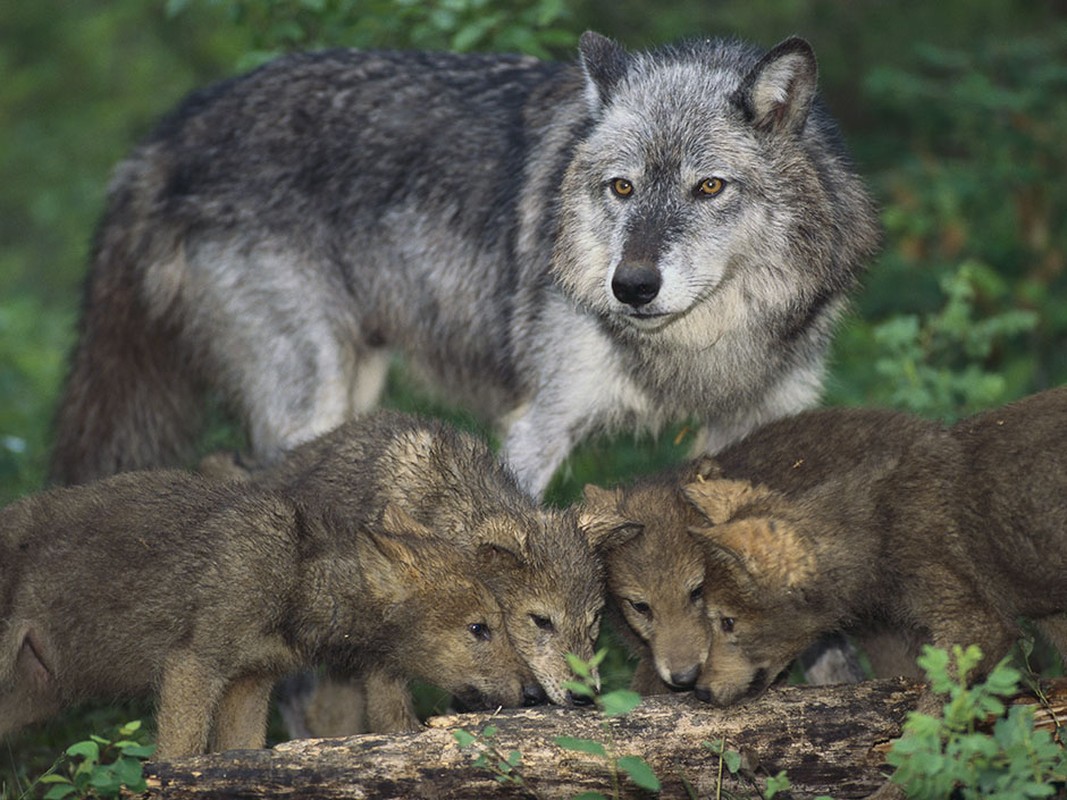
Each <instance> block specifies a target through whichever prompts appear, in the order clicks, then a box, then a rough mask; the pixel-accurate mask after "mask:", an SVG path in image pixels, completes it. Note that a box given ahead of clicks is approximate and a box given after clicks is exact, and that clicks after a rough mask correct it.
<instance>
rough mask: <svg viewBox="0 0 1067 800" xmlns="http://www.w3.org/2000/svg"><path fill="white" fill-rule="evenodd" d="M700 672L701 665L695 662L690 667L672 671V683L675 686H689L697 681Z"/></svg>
mask: <svg viewBox="0 0 1067 800" xmlns="http://www.w3.org/2000/svg"><path fill="white" fill-rule="evenodd" d="M699 674H700V665H699V664H694V665H693V666H691V667H690V668H689V669H683V670H678V671H677V672H671V684H672V685H674V686H680V687H685V688H688V687H690V686H692V685H693V684H694V683H696V681H697V676H698V675H699Z"/></svg>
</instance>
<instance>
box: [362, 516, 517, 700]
mask: <svg viewBox="0 0 1067 800" xmlns="http://www.w3.org/2000/svg"><path fill="white" fill-rule="evenodd" d="M361 545H362V547H361V552H360V561H361V564H362V567H363V574H364V576H365V584H366V589H367V591H368V592H369V593H370V594H371V595H373V596H375V597H377V598H379V599H381V600H384V601H385V602H386V603H387V604H388V606H389V607H390V608H392V609H393V610H394V611H393V612H389V613H395V614H396V619H397V620H402V625H399V626H397V627H398V628H401V630H400V631H399V633H398V634H397V638H398V639H399V641H395V642H392V643H390V650H391V651H392V659H393V661H394V664H395V665H396V666H398V667H399V668H400V669H401V670H403V671H405V672H406V673H407V674H408V675H409V676H411V677H415V678H419V679H420V680H424V681H426V682H427V683H431V684H433V685H435V686H438V687H440V688H441V689H444V690H445V691H447V692H449V693H450V694H453V695H455V696H456V697H457V698H459V700H461V701H462V702H463V703H464V704H465V705H466V706H468V707H470V708H495V707H497V706H519V705H523V703H524V701H526V700H527V699H528V698H529V697H530V696H531V695H533V694H535V693H536V692H537V691H538V690H537V684H536V682H535V680H534V678H533V676H532V675H531V673H530V670H529V668H528V666H527V664H526V662H525V660H524V659H523V658H522V657H521V656H520V654H519V652H518V651H517V649H516V647H515V645H514V643H513V642H512V640H511V638H510V637H509V636H508V632H507V627H506V625H505V620H504V611H503V609H502V608H501V607H500V604H499V603H498V602H497V599H496V597H495V596H494V594H493V592H492V591H490V589H489V587H488V586H487V585H486V584H485V582H484V581H482V580H480V579H479V578H478V577H476V574H477V572H478V566H479V565H477V564H474V565H472V563H471V559H470V554H469V553H467V552H466V551H464V550H463V549H462V548H457V547H456V546H455V545H454V544H453V543H452V542H449V541H447V540H443V539H439V538H436V537H434V536H433V534H432V533H431V532H430V531H429V530H427V529H425V528H424V527H423V526H421V525H420V524H419V523H418V522H416V521H415V520H413V519H412V518H411V517H409V516H408V515H407V514H406V513H405V512H403V511H401V510H400V509H398V508H396V507H395V506H389V507H387V508H386V509H385V513H384V515H383V519H382V530H381V531H376V532H373V533H368V534H367V535H366V536H365V537H364V538H363V540H362V541H361Z"/></svg>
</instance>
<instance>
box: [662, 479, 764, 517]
mask: <svg viewBox="0 0 1067 800" xmlns="http://www.w3.org/2000/svg"><path fill="white" fill-rule="evenodd" d="M682 494H684V495H685V498H686V500H688V501H689V502H690V503H692V504H693V506H694V507H695V508H696V510H697V511H699V512H700V513H701V514H703V515H704V516H705V517H707V518H708V522H710V523H712V524H713V525H718V524H720V523H722V522H726V521H728V520H729V519H730V518H731V517H732V516H733V515H734V514H736V513H737V511H738V510H739V509H741V508H743V507H744V506H747V505H748V504H750V503H752V502H754V501H756V500H761V499H764V498H767V497H773V496H774V492H772V491H771V490H770V489H768V488H766V487H765V486H753V485H752V484H751V483H749V482H748V481H732V480H713V481H704V480H697V481H694V482H693V483H688V484H686V485H685V486H683V487H682Z"/></svg>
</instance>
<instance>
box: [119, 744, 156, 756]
mask: <svg viewBox="0 0 1067 800" xmlns="http://www.w3.org/2000/svg"><path fill="white" fill-rule="evenodd" d="M155 753H156V746H155V745H154V744H132V745H129V746H128V747H123V748H122V754H123V755H124V756H129V757H130V758H151V757H152V756H153V755H155Z"/></svg>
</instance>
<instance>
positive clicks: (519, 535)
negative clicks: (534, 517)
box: [474, 514, 529, 564]
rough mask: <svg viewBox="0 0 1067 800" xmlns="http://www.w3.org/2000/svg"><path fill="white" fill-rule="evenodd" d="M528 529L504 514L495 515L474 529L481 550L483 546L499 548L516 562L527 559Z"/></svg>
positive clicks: (475, 538)
mask: <svg viewBox="0 0 1067 800" xmlns="http://www.w3.org/2000/svg"><path fill="white" fill-rule="evenodd" d="M527 534H528V532H527V531H526V529H525V528H524V527H523V526H522V525H520V524H518V523H517V522H516V520H514V519H512V518H510V517H507V516H505V515H503V514H501V515H498V516H493V517H490V518H489V519H487V520H486V521H485V522H483V523H482V524H481V525H479V526H478V527H477V528H476V529H475V531H474V541H475V543H476V544H477V545H478V549H479V550H480V551H481V550H482V549H483V548H488V549H492V550H498V551H500V552H502V553H506V554H508V555H509V556H510V557H511V558H512V559H513V560H514V561H515V562H516V563H520V564H521V563H522V562H524V561H525V560H526V557H527V555H528V553H529V551H528V550H527V546H526V545H527Z"/></svg>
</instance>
